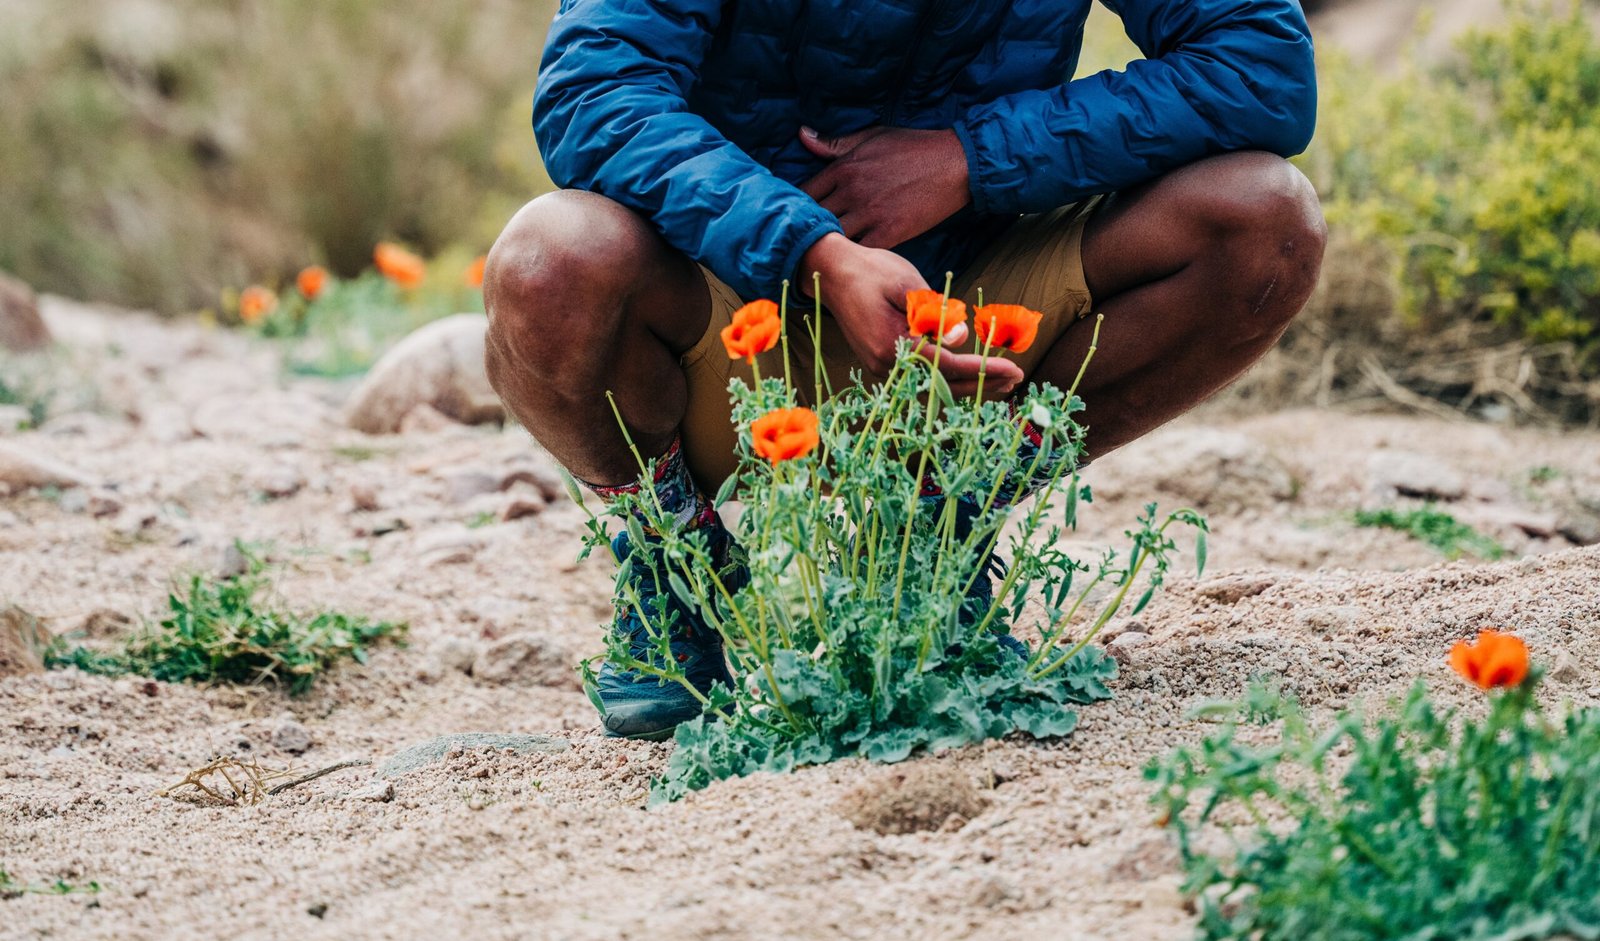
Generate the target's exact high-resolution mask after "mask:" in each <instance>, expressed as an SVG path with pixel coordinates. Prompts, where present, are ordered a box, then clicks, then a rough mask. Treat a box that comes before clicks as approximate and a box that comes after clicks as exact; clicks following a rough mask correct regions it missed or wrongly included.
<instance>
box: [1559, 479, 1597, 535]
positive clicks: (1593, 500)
mask: <svg viewBox="0 0 1600 941" xmlns="http://www.w3.org/2000/svg"><path fill="white" fill-rule="evenodd" d="M1555 511H1556V531H1557V532H1559V533H1560V534H1561V535H1562V536H1565V537H1566V538H1567V539H1569V540H1571V541H1572V542H1574V543H1577V544H1578V545H1580V546H1592V545H1594V544H1596V543H1600V492H1594V491H1589V492H1584V491H1582V490H1580V489H1579V488H1578V487H1576V486H1574V485H1573V484H1571V483H1569V484H1568V485H1567V488H1566V491H1565V492H1564V493H1561V494H1560V495H1558V496H1557V497H1556V499H1555Z"/></svg>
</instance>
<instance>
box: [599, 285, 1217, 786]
mask: <svg viewBox="0 0 1600 941" xmlns="http://www.w3.org/2000/svg"><path fill="white" fill-rule="evenodd" d="M824 289H825V286H824V285H820V284H819V285H817V290H816V291H814V292H813V294H814V295H815V296H816V297H817V298H818V300H817V301H816V305H815V309H814V311H813V312H811V313H810V314H809V315H807V314H801V313H798V312H796V311H794V310H791V309H789V308H788V306H787V305H786V304H776V303H773V302H772V301H757V302H755V303H753V304H750V305H747V306H746V307H744V308H742V309H740V310H739V311H738V312H737V313H736V314H735V315H734V317H733V319H732V322H731V323H730V324H729V326H728V328H727V329H725V330H723V331H722V339H723V344H724V347H725V349H726V351H727V353H728V355H729V357H730V358H732V359H735V360H738V359H746V360H749V361H751V363H752V372H753V373H754V379H753V381H751V382H746V381H744V380H735V381H734V382H733V383H732V384H731V385H730V392H731V395H732V398H733V421H734V425H735V426H736V430H737V431H738V433H739V443H738V458H739V465H738V469H737V471H736V472H735V473H734V474H733V476H731V477H730V478H728V479H727V481H725V482H724V483H723V484H722V486H721V489H720V490H719V492H718V493H717V495H716V498H715V502H716V503H717V505H719V506H721V505H723V504H726V503H727V502H729V501H730V500H737V501H738V502H739V503H740V504H741V505H742V506H743V510H742V512H741V513H740V514H739V515H738V517H737V520H736V522H735V523H734V524H733V529H734V532H735V535H736V536H737V540H738V549H737V551H736V554H735V556H734V558H732V559H730V558H728V557H726V556H725V555H724V554H723V553H721V552H713V551H712V547H711V546H710V545H708V543H707V541H706V537H705V535H704V532H703V531H697V530H687V531H685V530H680V529H679V528H678V527H677V526H675V525H674V523H673V521H672V520H671V519H669V518H667V517H665V515H664V514H663V513H662V511H661V510H660V508H659V507H657V506H655V505H654V504H653V503H652V502H651V501H650V499H649V498H648V496H645V495H648V494H650V493H651V491H650V490H648V488H646V489H645V490H643V491H642V494H644V495H641V496H637V497H628V496H624V497H623V498H621V499H618V500H617V501H615V502H613V503H611V504H609V505H608V506H607V508H606V509H605V511H604V513H605V514H606V517H605V518H604V519H597V518H591V519H590V521H589V532H588V537H587V540H586V542H587V548H586V549H585V552H587V551H589V550H590V549H599V548H602V547H605V546H607V545H609V536H610V534H609V533H608V532H607V527H606V525H605V524H606V521H607V520H609V519H615V520H618V521H620V522H621V524H622V525H623V526H625V527H627V528H628V529H629V531H630V532H631V533H635V534H636V538H634V539H632V541H631V545H632V546H633V550H632V551H633V553H634V554H635V558H638V557H640V556H643V557H646V570H648V571H655V572H659V573H661V574H660V578H659V581H660V588H659V589H658V590H657V591H655V592H653V593H652V595H651V597H650V599H649V601H648V602H646V601H642V600H640V598H639V597H636V595H637V589H635V588H633V587H631V583H630V582H628V581H627V580H621V581H619V583H618V584H619V590H621V591H622V592H623V593H624V594H623V597H622V598H621V603H622V604H624V605H627V606H628V607H629V608H630V609H632V610H634V611H635V612H636V613H637V614H638V616H639V617H640V618H641V620H642V621H643V622H644V623H645V625H646V631H647V633H648V634H649V635H650V636H651V637H652V639H653V641H652V642H653V644H654V647H655V650H656V655H645V654H641V652H640V650H639V649H638V648H637V645H636V644H630V642H629V641H628V640H627V639H625V638H623V637H622V636H621V635H620V633H619V634H615V635H613V640H612V643H611V644H610V648H609V650H608V651H607V658H608V659H609V660H610V661H611V662H612V663H613V664H614V665H615V666H616V667H618V668H620V669H629V670H639V671H641V672H645V673H647V674H648V675H652V676H656V677H658V678H659V679H660V681H661V682H663V683H672V682H676V683H681V684H682V685H683V686H684V688H685V689H686V690H688V691H689V692H690V693H691V694H692V695H694V696H696V698H698V699H700V700H701V701H702V702H703V703H704V705H705V713H704V714H703V715H702V716H701V717H700V718H697V719H694V720H691V721H689V722H687V723H685V724H683V725H681V726H679V727H678V730H677V733H676V747H675V748H674V750H673V753H672V757H671V759H670V762H669V764H668V768H667V771H666V773H665V775H664V776H663V778H662V779H661V780H660V781H658V782H657V784H656V788H655V792H654V797H655V798H656V799H666V800H670V799H674V798H676V797H679V796H681V795H683V794H684V793H686V792H688V791H690V790H693V789H696V788H700V787H704V786H706V785H708V784H710V783H711V782H713V781H716V780H719V779H722V778H727V777H732V776H736V775H744V774H750V773H753V772H757V771H786V770H789V769H792V768H795V767H797V766H801V765H810V764H818V763H822V762H826V761H831V760H833V759H836V758H843V757H849V756H862V757H866V758H869V759H871V760H874V761H885V762H892V761H899V760H902V759H904V758H906V757H908V756H910V755H912V754H914V753H916V752H918V751H921V750H928V749H938V748H946V747H952V746H956V745H962V744H966V743H970V742H976V741H981V740H983V739H987V738H994V737H998V736H1002V735H1006V734H1009V733H1012V732H1018V731H1020V732H1026V733H1028V734H1030V735H1034V736H1038V737H1056V736H1064V735H1068V734H1070V733H1071V731H1072V730H1073V728H1074V726H1075V724H1076V721H1077V714H1076V711H1075V709H1076V707H1077V706H1080V705H1083V704H1087V703H1091V702H1094V701H1096V700H1100V699H1104V698H1106V697H1108V696H1109V695H1110V691H1109V690H1108V689H1107V687H1106V685H1105V684H1106V681H1107V680H1109V679H1110V678H1111V677H1112V676H1113V674H1114V673H1115V670H1116V667H1115V664H1114V662H1113V661H1112V660H1111V659H1110V658H1109V657H1108V656H1106V655H1105V654H1104V653H1103V652H1102V651H1101V650H1100V649H1099V648H1098V647H1095V646H1093V645H1092V641H1093V639H1094V637H1095V635H1096V633H1097V632H1098V631H1099V630H1100V628H1102V627H1103V626H1104V625H1105V624H1106V622H1107V621H1109V620H1110V619H1111V617H1112V616H1113V615H1115V614H1116V613H1117V612H1118V611H1125V610H1127V609H1128V608H1133V609H1134V610H1137V609H1138V608H1141V607H1143V605H1144V604H1145V602H1147V601H1148V600H1149V598H1150V596H1151V593H1152V592H1153V591H1154V590H1155V588H1156V587H1157V586H1159V585H1160V584H1161V581H1162V579H1163V576H1164V574H1165V573H1166V571H1167V568H1168V565H1169V562H1170V560H1171V556H1172V553H1173V552H1174V550H1175V549H1176V546H1175V543H1174V542H1173V540H1172V537H1171V536H1170V535H1169V532H1168V531H1169V528H1170V527H1172V526H1173V524H1174V523H1178V524H1188V525H1193V526H1196V527H1199V528H1200V530H1201V535H1202V537H1203V530H1204V522H1203V521H1202V520H1201V519H1200V518H1199V517H1198V516H1196V515H1195V514H1194V513H1193V512H1192V511H1180V512H1178V513H1175V514H1172V515H1169V516H1165V517H1158V516H1157V514H1156V511H1155V507H1154V506H1150V507H1147V508H1146V512H1145V514H1144V515H1143V516H1142V517H1141V518H1140V519H1139V520H1138V522H1137V524H1136V525H1135V526H1134V528H1133V529H1132V530H1131V532H1130V536H1131V537H1132V539H1133V543H1132V545H1131V546H1130V547H1129V548H1128V549H1127V550H1126V551H1124V552H1115V551H1110V550H1108V551H1107V552H1106V553H1105V554H1103V555H1102V556H1100V557H1099V558H1098V559H1092V560H1086V561H1080V560H1077V559H1073V558H1072V557H1070V556H1069V555H1068V554H1067V553H1065V552H1064V551H1062V549H1061V548H1060V543H1061V541H1062V539H1063V538H1064V536H1065V534H1066V533H1067V531H1068V530H1069V529H1071V528H1072V527H1073V526H1074V525H1075V521H1076V514H1077V510H1078V508H1079V507H1080V506H1081V505H1082V504H1084V503H1086V502H1088V500H1089V499H1090V496H1091V495H1090V493H1089V489H1088V488H1087V487H1085V486H1083V485H1082V483H1081V482H1080V481H1079V479H1078V476H1077V461H1078V458H1079V457H1080V456H1081V454H1082V450H1083V439H1084V432H1083V429H1082V428H1081V427H1080V426H1079V425H1078V424H1077V422H1075V421H1074V420H1073V415H1074V414H1075V413H1076V412H1078V411H1079V410H1080V409H1082V407H1083V403H1082V402H1081V401H1080V400H1079V399H1078V398H1077V397H1076V395H1075V394H1074V392H1075V389H1058V388H1055V387H1053V386H1049V385H1038V386H1034V387H1031V388H1029V389H1028V390H1026V391H1025V392H1024V393H1022V394H1020V395H1018V396H1016V397H1015V399H1014V400H1006V401H982V400H981V398H975V399H957V398H955V397H954V396H952V395H951V392H950V389H949V387H948V385H946V383H945V381H944V379H943V377H942V376H941V375H940V374H939V373H938V371H937V365H936V360H937V359H938V355H937V350H938V349H940V348H939V347H935V346H933V344H934V343H935V342H936V341H935V339H933V338H937V337H949V336H951V328H952V327H953V326H955V325H956V324H958V323H962V322H964V321H965V320H966V317H967V309H966V306H965V305H964V304H963V303H961V302H960V301H959V300H955V299H952V298H949V297H948V295H947V294H946V293H943V292H937V291H929V292H921V293H919V292H913V293H912V294H911V295H910V296H909V297H907V299H906V301H907V303H906V307H907V311H906V316H907V319H906V327H907V336H906V337H905V338H904V339H902V340H901V341H900V345H899V347H898V350H897V355H896V357H895V359H894V361H893V364H892V366H891V368H890V370H889V372H888V375H887V376H885V377H884V378H883V379H882V381H881V382H875V383H872V384H868V383H866V382H864V381H863V380H862V378H861V377H860V375H859V374H858V375H855V376H852V378H851V380H850V381H849V382H848V383H844V384H842V385H836V384H835V382H834V379H833V377H831V376H829V375H828V373H827V372H826V371H825V370H823V369H822V368H821V365H820V357H815V356H813V357H811V359H810V360H809V361H802V360H800V359H798V358H790V357H791V353H792V351H795V350H800V349H810V350H813V351H814V350H816V349H818V348H820V346H821V343H822V340H821V322H822V321H821V315H822V303H823V301H822V300H821V294H822V292H823V290H824ZM795 332H798V333H799V336H798V337H797V336H793V335H789V334H791V333H795ZM973 348H974V349H975V350H977V351H978V352H980V353H983V352H986V350H985V348H984V347H983V346H982V344H978V343H974V344H973ZM775 349H781V353H780V356H781V357H783V358H784V359H785V361H784V362H783V363H782V364H781V368H778V364H775V363H769V362H768V361H767V360H765V359H763V360H761V361H760V362H759V363H758V362H756V360H755V357H757V356H758V355H759V354H762V353H766V352H768V351H771V350H775ZM757 366H766V367H767V369H766V372H769V373H773V375H771V376H766V375H763V373H762V371H761V370H760V369H758V368H756V367H757ZM619 420H620V419H619ZM623 430H624V432H625V433H626V431H627V429H626V427H625V426H624V428H623ZM1035 435H1037V439H1035ZM1025 440H1026V441H1027V443H1028V446H1026V447H1024V446H1023V445H1024V441H1025ZM652 472H653V467H652V466H650V465H649V464H647V463H646V462H644V461H641V473H644V474H650V473H652ZM1027 484H1034V485H1037V486H1038V487H1039V490H1038V492H1037V494H1036V496H1035V497H1034V498H1033V500H1032V501H1031V502H1025V503H1023V504H1022V505H1021V506H1019V507H1018V508H1017V509H1016V510H1014V511H1013V510H1012V509H1011V507H1010V502H1011V495H1013V494H1016V493H1017V492H1018V491H1019V490H1020V489H1022V488H1023V487H1024V486H1025V485H1027ZM577 502H578V503H579V504H580V505H583V504H582V501H581V500H579V501H577ZM725 518H732V514H725ZM646 526H648V527H649V528H650V529H651V530H652V531H654V532H655V533H659V534H660V535H659V537H658V538H657V537H652V538H650V539H645V538H644V533H643V528H644V527H646ZM1197 556H1198V557H1199V559H1200V560H1201V562H1202V564H1203V561H1204V547H1203V539H1202V541H1201V542H1200V545H1199V550H1198V552H1197ZM1001 557H1003V558H1004V560H1005V562H1006V564H1005V565H1001V564H1000V559H1001ZM634 564H637V563H634ZM980 580H982V582H981V583H980ZM1136 588H1137V589H1138V590H1135V589H1136ZM1130 591H1131V592H1133V593H1132V594H1131V595H1130ZM630 592H633V593H634V595H635V596H630V595H629V593H630ZM1025 603H1028V609H1027V610H1028V612H1029V613H1028V615H1027V616H1026V617H1024V604H1025ZM684 610H687V611H692V612H695V614H696V615H698V618H697V620H699V621H701V622H703V623H705V624H707V625H710V626H711V627H712V628H713V629H715V630H717V631H718V632H719V633H720V634H721V635H722V637H723V640H724V642H725V644H724V646H725V648H726V650H727V653H728V657H729V661H730V664H729V665H730V667H731V668H732V672H733V675H734V676H735V677H736V682H735V683H734V685H733V686H732V687H731V688H730V687H724V686H715V687H713V688H712V689H711V691H710V692H709V693H704V692H701V691H700V690H699V689H697V688H696V687H695V686H694V684H692V683H690V682H689V681H688V678H687V677H686V676H684V675H682V674H681V673H680V672H677V667H676V665H675V663H674V661H673V658H672V657H671V656H670V653H671V645H670V636H671V632H672V630H673V627H674V620H673V619H674V618H676V617H679V616H681V615H679V614H678V613H676V612H680V611H684ZM1034 612H1037V614H1035V613H1034ZM1008 629H1014V631H1015V634H1016V635H1017V636H1022V637H1026V638H1027V639H1028V640H1030V641H1032V642H1033V643H1032V644H1031V646H1029V647H1023V645H1021V644H1018V643H1016V642H1015V641H1014V640H1012V638H1010V637H1007V636H1005V635H1006V633H1007V630H1008ZM584 673H585V681H586V685H587V686H588V687H589V689H590V690H591V692H592V691H593V690H594V688H595V687H594V682H595V673H594V670H593V664H586V665H585V667H584Z"/></svg>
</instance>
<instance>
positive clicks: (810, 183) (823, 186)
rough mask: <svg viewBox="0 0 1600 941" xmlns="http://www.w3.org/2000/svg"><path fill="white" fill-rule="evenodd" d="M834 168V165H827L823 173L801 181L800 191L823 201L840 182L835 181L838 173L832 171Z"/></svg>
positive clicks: (818, 200)
mask: <svg viewBox="0 0 1600 941" xmlns="http://www.w3.org/2000/svg"><path fill="white" fill-rule="evenodd" d="M832 169H833V168H832V167H825V168H824V169H823V171H822V172H821V173H819V174H817V175H816V176H814V177H812V178H811V179H809V180H807V181H805V182H804V183H801V184H800V192H802V193H805V194H806V195H807V196H810V197H811V198H812V199H814V200H816V201H817V202H819V203H820V202H822V201H823V199H825V198H827V196H828V194H829V193H832V192H833V191H834V189H835V188H837V186H838V183H837V182H835V176H836V174H834V173H832V172H830V171H831V170H832Z"/></svg>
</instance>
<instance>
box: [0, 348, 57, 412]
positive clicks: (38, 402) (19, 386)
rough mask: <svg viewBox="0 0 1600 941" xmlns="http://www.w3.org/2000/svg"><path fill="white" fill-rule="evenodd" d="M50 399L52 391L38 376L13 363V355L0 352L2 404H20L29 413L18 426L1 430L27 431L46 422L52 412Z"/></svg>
mask: <svg viewBox="0 0 1600 941" xmlns="http://www.w3.org/2000/svg"><path fill="white" fill-rule="evenodd" d="M50 399H51V393H50V391H49V390H48V389H46V388H44V387H43V386H42V384H41V383H40V382H38V381H37V377H35V376H33V375H32V374H31V372H30V371H28V370H25V369H23V368H21V364H20V363H13V362H12V359H11V357H9V356H6V355H4V354H0V405H19V406H21V407H22V408H23V409H25V410H26V411H27V413H28V414H27V417H26V418H24V419H23V420H22V421H21V422H20V423H19V424H18V427H16V428H5V429H0V431H27V430H28V429H30V428H37V427H39V426H40V425H42V424H44V420H45V419H46V418H47V417H49V414H50Z"/></svg>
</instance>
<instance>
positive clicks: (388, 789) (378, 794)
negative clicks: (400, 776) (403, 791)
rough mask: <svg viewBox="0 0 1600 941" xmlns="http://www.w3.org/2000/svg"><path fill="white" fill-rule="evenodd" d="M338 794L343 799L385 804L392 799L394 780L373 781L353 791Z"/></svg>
mask: <svg viewBox="0 0 1600 941" xmlns="http://www.w3.org/2000/svg"><path fill="white" fill-rule="evenodd" d="M339 796H340V797H341V798H343V799H345V800H351V801H369V802H371V803H374V804H387V803H389V802H390V801H392V800H394V782H393V781H373V782H372V783H371V784H366V785H362V786H361V787H358V788H356V789H355V790H353V791H346V792H345V793H343V794H340V795H339Z"/></svg>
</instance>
